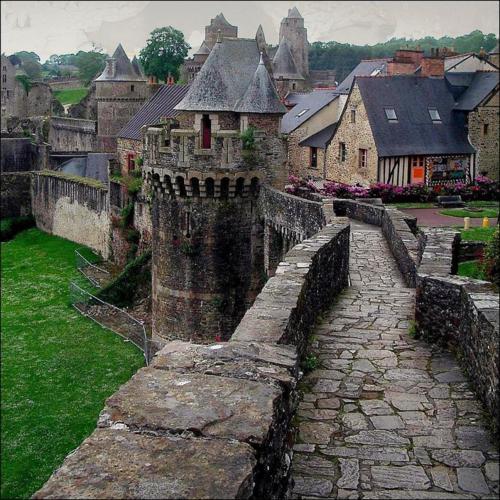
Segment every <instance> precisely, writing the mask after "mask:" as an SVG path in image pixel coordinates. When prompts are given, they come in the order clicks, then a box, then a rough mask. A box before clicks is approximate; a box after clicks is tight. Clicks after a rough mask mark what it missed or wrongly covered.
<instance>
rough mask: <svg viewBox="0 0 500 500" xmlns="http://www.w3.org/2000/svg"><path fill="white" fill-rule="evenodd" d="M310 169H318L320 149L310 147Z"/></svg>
mask: <svg viewBox="0 0 500 500" xmlns="http://www.w3.org/2000/svg"><path fill="white" fill-rule="evenodd" d="M313 159H314V161H313ZM309 168H314V169H317V168H318V148H316V147H312V146H311V147H309Z"/></svg>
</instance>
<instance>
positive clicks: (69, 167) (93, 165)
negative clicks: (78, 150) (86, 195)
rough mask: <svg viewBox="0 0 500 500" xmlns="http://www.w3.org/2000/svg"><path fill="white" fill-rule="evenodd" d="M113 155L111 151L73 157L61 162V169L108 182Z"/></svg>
mask: <svg viewBox="0 0 500 500" xmlns="http://www.w3.org/2000/svg"><path fill="white" fill-rule="evenodd" d="M113 157H114V155H113V154H111V153H89V154H88V156H87V157H85V158H83V157H82V158H71V159H70V160H67V161H65V162H64V163H61V165H60V166H59V171H61V172H64V173H67V174H72V175H78V176H80V177H88V178H90V179H96V180H98V181H101V182H104V183H106V182H108V160H109V159H110V158H113Z"/></svg>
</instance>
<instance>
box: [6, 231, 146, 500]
mask: <svg viewBox="0 0 500 500" xmlns="http://www.w3.org/2000/svg"><path fill="white" fill-rule="evenodd" d="M1 245H2V247H1V249H2V255H1V263H2V269H1V272H2V296H1V313H2V324H1V327H2V329H1V335H2V343H1V355H2V366H1V374H2V387H1V409H2V415H1V419H2V450H1V464H2V471H1V482H2V484H1V497H2V498H28V497H29V496H31V495H32V494H33V493H34V492H35V491H36V490H37V489H38V488H40V487H41V486H42V484H43V483H44V482H45V481H46V480H47V479H48V477H49V476H50V474H51V473H52V472H53V471H54V469H55V468H56V467H58V466H59V465H60V464H61V462H62V461H63V459H64V457H65V456H66V455H67V454H68V453H69V452H70V451H72V450H74V449H75V448H76V447H77V446H78V445H79V444H80V443H81V442H82V440H83V439H84V438H85V437H86V436H88V435H89V434H90V433H91V432H92V431H93V429H94V428H95V426H96V421H97V417H98V415H99V412H100V411H101V410H102V408H103V406H104V401H105V399H106V398H107V397H108V396H110V395H111V394H113V392H115V391H116V390H117V389H118V387H119V386H120V385H121V384H123V383H124V382H126V381H127V380H128V379H129V378H130V377H131V376H132V375H133V373H134V372H135V371H136V370H137V369H138V368H139V367H141V366H143V365H144V358H143V355H142V353H141V352H140V351H139V350H138V349H137V348H136V347H135V346H134V345H133V344H131V343H126V342H124V341H123V339H122V338H121V337H119V336H117V335H116V334H114V333H112V332H110V331H109V330H105V329H103V328H101V327H100V326H99V325H97V324H96V323H94V322H93V321H91V320H90V319H88V318H85V317H83V316H81V315H80V313H78V312H77V311H76V310H75V309H73V307H71V305H70V303H69V297H68V283H69V281H70V280H73V281H77V282H78V283H80V284H83V283H84V282H85V278H83V276H82V275H81V274H80V273H79V272H78V271H77V270H76V269H75V263H74V262H75V257H74V250H75V248H77V247H79V245H77V244H75V243H72V242H70V241H67V240H64V239H62V238H58V237H55V236H50V235H48V234H45V233H42V232H41V231H39V230H38V229H28V230H26V231H23V232H22V233H20V234H18V235H17V236H16V237H15V238H14V239H12V240H10V241H8V242H5V243H2V244H1Z"/></svg>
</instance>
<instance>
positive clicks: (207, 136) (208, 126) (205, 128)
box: [201, 115, 212, 149]
mask: <svg viewBox="0 0 500 500" xmlns="http://www.w3.org/2000/svg"><path fill="white" fill-rule="evenodd" d="M201 147H202V148H203V149H210V148H211V147H212V120H210V118H209V116H208V115H203V117H202V119H201Z"/></svg>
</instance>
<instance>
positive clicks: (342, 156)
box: [339, 142, 347, 163]
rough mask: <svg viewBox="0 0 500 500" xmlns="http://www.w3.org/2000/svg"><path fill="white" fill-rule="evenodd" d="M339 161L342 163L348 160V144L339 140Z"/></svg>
mask: <svg viewBox="0 0 500 500" xmlns="http://www.w3.org/2000/svg"><path fill="white" fill-rule="evenodd" d="M339 161H340V162H341V163H344V162H345V161H347V146H346V144H345V142H339Z"/></svg>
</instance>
